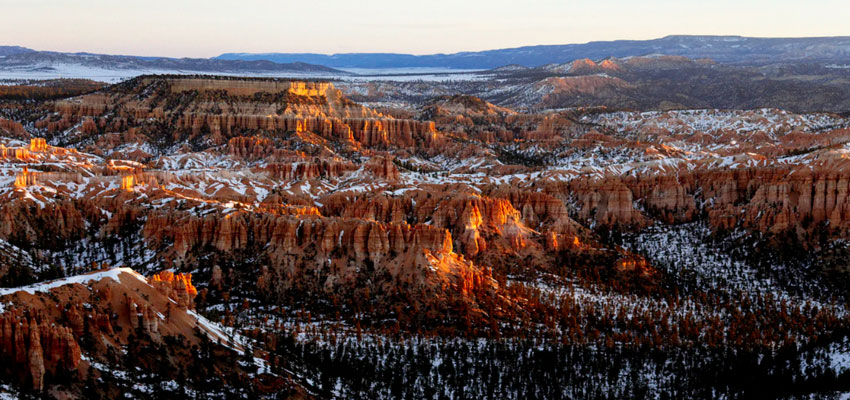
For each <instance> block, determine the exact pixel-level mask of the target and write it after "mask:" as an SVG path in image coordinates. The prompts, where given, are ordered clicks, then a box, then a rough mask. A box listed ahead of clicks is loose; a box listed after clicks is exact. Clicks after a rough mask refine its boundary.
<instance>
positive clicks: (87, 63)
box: [0, 46, 345, 75]
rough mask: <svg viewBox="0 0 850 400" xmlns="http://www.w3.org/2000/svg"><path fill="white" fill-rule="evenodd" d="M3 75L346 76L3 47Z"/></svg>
mask: <svg viewBox="0 0 850 400" xmlns="http://www.w3.org/2000/svg"><path fill="white" fill-rule="evenodd" d="M0 56H2V57H0V71H2V70H14V71H30V70H31V71H42V72H43V71H51V70H57V71H58V70H61V69H62V68H65V67H67V66H79V67H87V68H97V69H104V70H140V71H180V72H199V73H308V74H310V73H317V74H322V73H326V74H335V75H341V74H345V72H342V71H339V70H336V69H333V68H328V67H324V66H321V65H311V64H308V63H303V62H293V63H278V62H272V61H266V60H220V59H208V58H167V57H138V56H123V55H107V54H92V53H61V52H52V51H35V50H30V49H26V48H23V47H16V46H14V47H13V46H7V47H0Z"/></svg>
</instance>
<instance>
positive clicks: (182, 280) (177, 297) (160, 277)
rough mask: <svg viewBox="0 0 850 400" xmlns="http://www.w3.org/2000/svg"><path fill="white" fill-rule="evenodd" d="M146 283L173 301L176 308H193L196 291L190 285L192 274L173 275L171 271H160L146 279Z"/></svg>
mask: <svg viewBox="0 0 850 400" xmlns="http://www.w3.org/2000/svg"><path fill="white" fill-rule="evenodd" d="M148 283H150V284H151V285H152V286H153V287H155V288H156V289H157V290H158V291H159V292H160V293H162V294H164V295H166V296H168V297H169V298H171V299H172V300H174V301H175V302H176V303H177V306H179V307H181V308H186V309H190V308H192V307H194V300H195V296H197V295H198V290H197V289H195V286H193V285H192V274H182V273H179V274H175V273H173V272H171V271H162V272H160V273H158V274H154V275H152V276H151V277H150V278H148Z"/></svg>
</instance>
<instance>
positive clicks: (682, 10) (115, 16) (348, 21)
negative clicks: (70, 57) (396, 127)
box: [0, 0, 850, 57]
mask: <svg viewBox="0 0 850 400" xmlns="http://www.w3.org/2000/svg"><path fill="white" fill-rule="evenodd" d="M846 1H847V0H809V1H805V2H804V1H799V0H796V1H792V0H770V1H768V0H713V1H706V0H703V1H692V0H678V1H668V0H641V1H628V0H616V1H611V0H589V1H587V0H578V1H568V0H561V1H556V0H525V1H523V0H418V1H405V0H312V1H304V0H300V1H289V0H282V1H272V0H145V1H137V0H0V10H2V16H0V45H19V46H25V47H30V48H33V49H36V50H53V51H73V52H76V51H86V52H92V53H105V54H128V55H144V56H169V57H212V56H216V55H219V54H221V53H225V52H250V53H265V52H310V53H326V54H332V53H347V52H394V53H412V54H433V53H453V52H458V51H477V50H488V49H498V48H508V47H518V46H526V45H537V44H567V43H585V42H589V41H597V40H617V39H636V40H640V39H653V38H658V37H663V36H667V35H671V34H693V35H742V36H758V37H801V36H850V24H848V21H850V6H848V5H847V3H846Z"/></svg>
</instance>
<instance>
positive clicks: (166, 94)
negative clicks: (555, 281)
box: [35, 78, 441, 155]
mask: <svg viewBox="0 0 850 400" xmlns="http://www.w3.org/2000/svg"><path fill="white" fill-rule="evenodd" d="M53 110H54V111H55V113H56V114H55V115H50V116H46V117H45V118H43V119H42V120H39V121H38V122H37V123H36V124H35V126H36V128H38V129H41V130H44V131H45V133H46V134H47V135H49V136H52V135H54V134H57V133H58V132H61V131H64V130H67V129H69V128H71V127H74V126H75V125H77V124H79V126H78V127H77V128H75V129H74V132H73V134H72V135H71V136H70V137H68V138H63V139H61V140H62V141H63V142H66V141H67V142H68V143H69V144H70V143H76V142H78V141H81V140H85V139H87V138H94V141H95V145H94V146H90V147H87V148H86V149H87V150H88V151H93V152H96V153H101V154H103V152H105V151H110V150H112V149H113V148H116V147H119V146H120V144H121V143H126V142H127V141H128V140H127V139H129V138H125V139H124V140H122V141H121V142H116V141H114V140H111V139H110V136H109V135H106V134H107V133H111V132H131V133H132V137H133V139H132V140H134V141H136V142H137V143H139V144H141V143H143V142H147V143H155V142H163V141H165V142H172V143H192V144H194V145H196V146H198V145H200V146H203V147H209V146H218V145H222V144H225V143H228V140H230V139H231V138H234V137H238V136H250V135H252V134H256V133H265V134H270V135H272V136H276V137H281V136H283V135H285V134H287V133H292V132H294V133H300V132H311V133H313V134H315V135H318V136H319V137H321V138H324V139H327V140H334V141H341V142H344V143H346V144H347V145H349V146H354V147H355V148H356V147H359V146H363V147H367V148H371V147H379V148H387V147H422V146H433V145H436V144H437V142H439V141H440V140H441V139H440V135H439V134H438V133H437V131H436V130H435V128H434V124H433V123H429V122H420V121H414V120H404V119H394V118H392V117H389V116H386V115H383V114H381V113H379V112H377V111H374V110H371V109H369V108H366V107H363V106H360V105H358V104H356V103H353V102H351V101H350V100H348V99H347V98H345V97H344V96H343V95H342V94H341V93H340V92H339V90H337V89H335V88H334V87H333V85H332V84H331V83H326V82H324V83H322V82H298V81H268V80H233V79H226V80H225V79H200V78H169V79H160V78H138V79H135V80H132V81H130V82H128V83H126V84H123V85H121V86H120V87H115V88H113V89H111V90H108V91H105V92H100V93H95V94H91V95H86V96H81V97H79V98H76V99H74V100H68V101H58V102H56V103H54V104H53ZM164 126H168V127H169V128H174V130H171V129H163V127H164ZM231 144H232V145H238V144H239V143H238V142H235V143H231ZM237 154H242V153H238V152H237ZM243 155H248V154H243Z"/></svg>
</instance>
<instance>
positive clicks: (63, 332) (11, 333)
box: [0, 309, 81, 391]
mask: <svg viewBox="0 0 850 400" xmlns="http://www.w3.org/2000/svg"><path fill="white" fill-rule="evenodd" d="M40 320H41V318H40V317H38V316H27V315H26V313H22V312H19V311H18V310H16V309H12V310H9V311H6V312H4V313H2V314H0V350H2V353H0V357H2V358H3V359H4V360H6V361H7V362H12V363H14V364H16V365H20V366H25V368H24V369H23V370H21V371H20V372H19V373H21V374H26V375H27V379H28V380H29V382H31V384H32V388H33V389H34V390H36V391H41V390H43V389H44V384H45V376H46V374H50V375H51V376H53V375H55V374H57V373H58V372H60V371H75V370H76V369H77V367H78V366H79V365H80V360H81V353H80V347H79V345H78V344H77V342H76V340H75V339H74V333H73V330H72V329H71V328H68V327H65V326H61V325H55V324H47V323H44V322H40Z"/></svg>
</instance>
